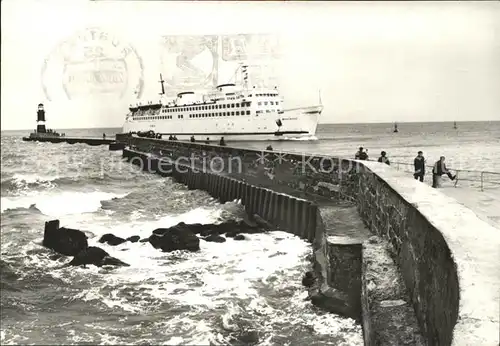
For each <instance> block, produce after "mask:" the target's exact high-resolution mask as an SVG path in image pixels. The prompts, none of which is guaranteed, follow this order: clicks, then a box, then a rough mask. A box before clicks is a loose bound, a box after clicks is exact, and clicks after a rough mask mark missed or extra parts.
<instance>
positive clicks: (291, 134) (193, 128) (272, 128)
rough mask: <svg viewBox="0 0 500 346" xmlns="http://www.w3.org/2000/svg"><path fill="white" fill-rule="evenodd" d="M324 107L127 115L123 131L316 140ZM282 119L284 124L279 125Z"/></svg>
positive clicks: (228, 138) (200, 138) (187, 136)
mask: <svg viewBox="0 0 500 346" xmlns="http://www.w3.org/2000/svg"><path fill="white" fill-rule="evenodd" d="M322 110H323V106H322V105H318V106H311V107H304V108H295V109H290V110H284V111H283V113H281V114H278V113H277V112H274V113H265V114H261V115H260V116H255V114H252V115H242V116H237V117H233V116H231V117H217V118H187V119H186V118H184V119H176V118H175V117H174V118H173V119H149V120H146V119H145V120H142V119H140V120H137V119H134V118H133V117H131V116H129V117H127V119H126V121H125V124H124V125H123V132H124V133H128V132H139V131H141V132H146V131H150V130H152V131H154V132H155V133H156V134H158V133H160V134H162V135H163V137H164V138H165V136H167V137H168V136H170V135H175V136H176V137H177V139H178V140H189V139H190V138H191V136H194V137H195V140H196V141H206V140H207V138H208V140H210V141H219V140H220V138H221V137H224V139H225V140H226V141H259V140H260V141H268V140H294V139H309V140H315V139H317V138H316V137H315V135H316V128H317V126H318V121H319V117H320V115H321V112H322ZM278 119H279V120H280V121H281V126H278V124H277V121H278Z"/></svg>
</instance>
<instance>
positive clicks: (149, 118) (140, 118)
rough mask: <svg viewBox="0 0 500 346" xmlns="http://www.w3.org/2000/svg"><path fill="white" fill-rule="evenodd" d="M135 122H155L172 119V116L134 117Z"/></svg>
mask: <svg viewBox="0 0 500 346" xmlns="http://www.w3.org/2000/svg"><path fill="white" fill-rule="evenodd" d="M133 119H134V120H154V119H172V116H171V115H160V116H156V117H133Z"/></svg>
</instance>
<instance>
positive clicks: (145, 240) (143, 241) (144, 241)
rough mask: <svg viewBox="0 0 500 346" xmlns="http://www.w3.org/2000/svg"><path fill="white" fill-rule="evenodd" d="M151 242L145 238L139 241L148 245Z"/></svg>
mask: <svg viewBox="0 0 500 346" xmlns="http://www.w3.org/2000/svg"><path fill="white" fill-rule="evenodd" d="M148 241H149V238H143V239H141V240H139V243H147V242H148Z"/></svg>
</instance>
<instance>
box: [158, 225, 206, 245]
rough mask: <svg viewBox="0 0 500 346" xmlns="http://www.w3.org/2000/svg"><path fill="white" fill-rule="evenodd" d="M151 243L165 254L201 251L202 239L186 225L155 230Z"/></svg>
mask: <svg viewBox="0 0 500 346" xmlns="http://www.w3.org/2000/svg"><path fill="white" fill-rule="evenodd" d="M149 242H150V243H151V245H153V247H154V248H155V249H161V250H162V251H163V252H170V251H175V250H188V251H198V250H200V239H199V238H198V237H197V236H196V234H194V233H193V232H192V231H191V229H190V228H189V227H187V225H186V224H184V223H180V224H177V225H175V226H173V227H170V228H157V229H155V230H154V231H153V234H152V235H151V236H150V237H149Z"/></svg>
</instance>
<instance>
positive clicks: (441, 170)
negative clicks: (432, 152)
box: [432, 156, 456, 188]
mask: <svg viewBox="0 0 500 346" xmlns="http://www.w3.org/2000/svg"><path fill="white" fill-rule="evenodd" d="M444 160H445V157H444V156H441V157H440V158H439V160H438V161H436V163H435V164H434V167H433V168H432V187H433V188H438V187H440V186H441V176H442V175H443V174H446V175H447V176H448V177H449V178H450V179H451V180H455V178H456V175H452V174H451V172H450V171H449V170H448V168H446V165H445V163H444Z"/></svg>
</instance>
